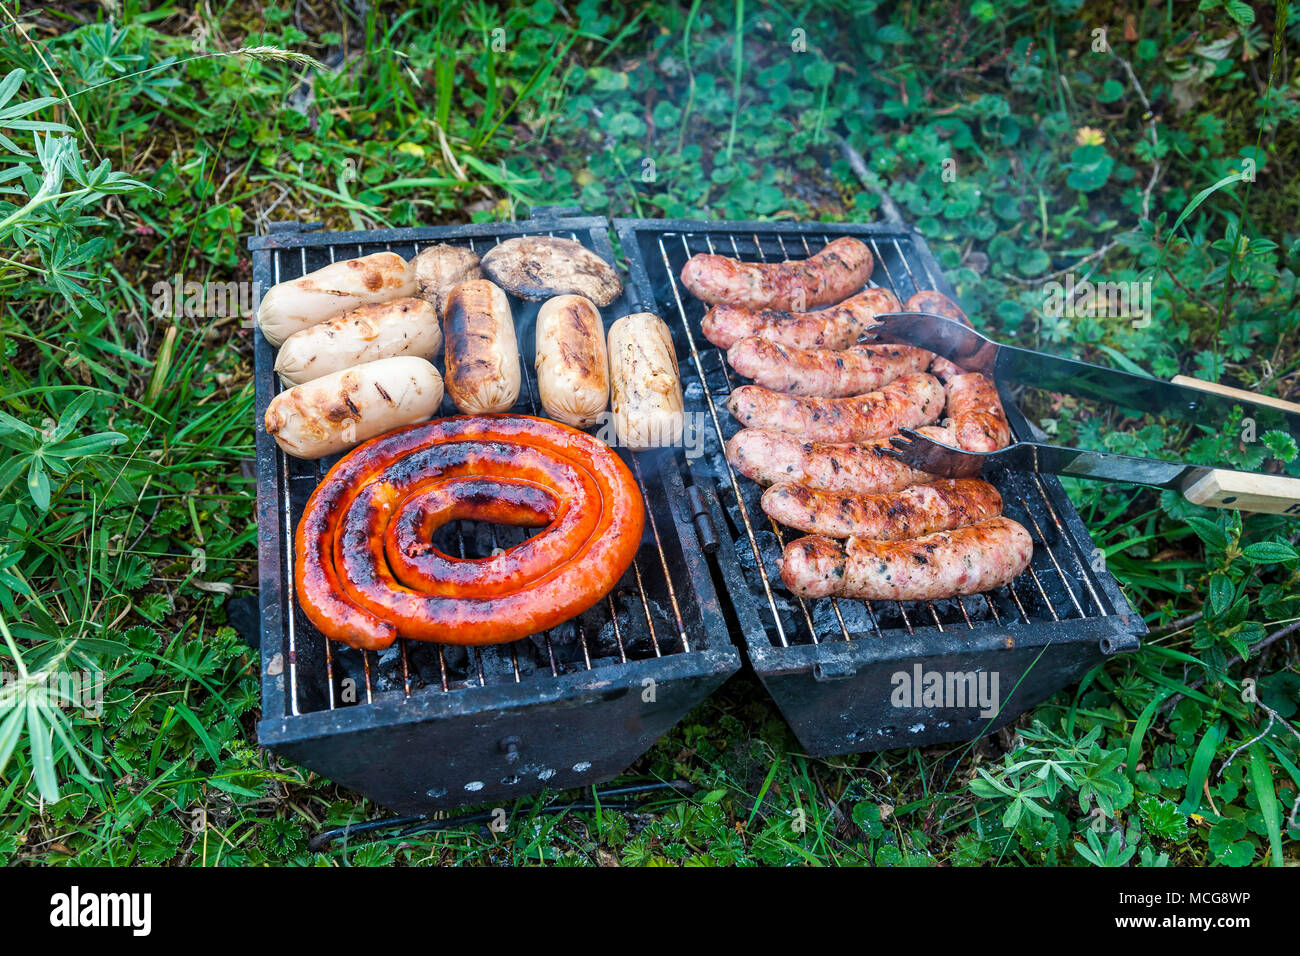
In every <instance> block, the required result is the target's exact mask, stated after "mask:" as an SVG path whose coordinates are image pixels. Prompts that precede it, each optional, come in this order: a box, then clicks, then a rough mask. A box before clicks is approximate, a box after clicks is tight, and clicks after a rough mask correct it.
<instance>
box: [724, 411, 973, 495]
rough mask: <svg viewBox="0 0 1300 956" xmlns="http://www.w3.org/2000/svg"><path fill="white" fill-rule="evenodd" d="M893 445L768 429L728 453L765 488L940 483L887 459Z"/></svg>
mask: <svg viewBox="0 0 1300 956" xmlns="http://www.w3.org/2000/svg"><path fill="white" fill-rule="evenodd" d="M918 431H920V432H921V433H922V434H927V435H930V436H931V437H933V438H934V439H935V440H936V441H942V442H944V443H950V442H951V441H952V435H951V434H949V433H948V432H947V431H945V430H944V429H942V428H939V427H937V426H934V425H927V426H926V427H925V428H921V429H918ZM889 447H890V445H889V439H888V438H878V439H876V440H874V441H867V442H859V443H854V444H839V445H837V444H828V443H826V442H815V441H812V442H810V441H804V440H803V439H802V438H799V437H798V436H797V435H789V434H787V433H785V432H777V431H771V430H770V429H766V428H742V429H741V430H740V431H738V432H736V434H734V435H733V436H731V439H730V440H729V441H728V442H727V449H726V454H727V461H729V462H731V465H732V467H733V468H735V469H736V470H737V471H738V472H740V473H741V474H742V475H744V476H745V477H746V478H749V479H752V480H753V481H756V482H758V483H759V484H760V485H774V484H777V483H780V482H795V483H797V484H800V485H807V486H808V487H810V488H822V489H825V490H827V491H846V492H856V493H858V494H876V493H879V492H888V491H902V490H903V489H904V488H906V487H907V486H908V485H915V484H920V483H923V482H929V481H933V480H934V477H935V476H934V475H929V474H926V473H925V472H923V471H917V470H916V469H915V468H910V467H908V466H907V465H905V464H903V463H902V462H901V461H898V460H897V459H896V458H891V457H890V456H888V455H886V454H885V449H887V448H889Z"/></svg>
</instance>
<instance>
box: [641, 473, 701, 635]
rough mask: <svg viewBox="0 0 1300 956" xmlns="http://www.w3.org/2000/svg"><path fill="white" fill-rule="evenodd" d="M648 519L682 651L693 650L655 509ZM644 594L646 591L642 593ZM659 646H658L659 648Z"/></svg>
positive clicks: (648, 509)
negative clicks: (669, 568)
mask: <svg viewBox="0 0 1300 956" xmlns="http://www.w3.org/2000/svg"><path fill="white" fill-rule="evenodd" d="M629 457H631V459H632V471H633V472H634V473H635V474H636V483H637V484H638V485H639V486H640V487H641V491H642V493H647V492H646V483H645V477H644V476H643V475H642V474H641V462H640V460H639V459H638V458H637V457H636V455H631V456H629ZM646 517H647V518H649V519H650V531H651V533H652V534H653V535H654V539H655V549H656V550H657V551H658V552H659V566H660V567H661V568H663V572H664V583H665V584H667V585H668V602H669V603H670V604H671V605H672V609H673V620H675V621H676V622H677V636H678V638H679V639H680V640H681V642H682V650H684V651H689V650H690V649H691V645H690V641H688V640H687V638H686V625H685V624H684V623H683V622H682V608H681V605H680V604H678V603H677V588H675V587H674V586H673V576H672V573H671V572H670V571H669V570H668V555H667V554H665V553H664V545H663V541H662V540H660V538H659V523H658V522H657V521H655V512H654V509H653V508H647V509H646ZM640 577H641V573H640V571H638V572H637V580H638V582H639V581H640ZM642 594H644V591H643V592H642ZM657 646H658V645H656V647H657Z"/></svg>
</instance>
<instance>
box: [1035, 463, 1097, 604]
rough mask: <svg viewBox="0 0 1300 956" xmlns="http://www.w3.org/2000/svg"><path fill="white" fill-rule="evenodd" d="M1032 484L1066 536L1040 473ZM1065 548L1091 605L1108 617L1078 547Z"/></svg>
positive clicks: (1058, 532) (1062, 534)
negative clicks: (1089, 597)
mask: <svg viewBox="0 0 1300 956" xmlns="http://www.w3.org/2000/svg"><path fill="white" fill-rule="evenodd" d="M1034 485H1035V487H1036V488H1037V489H1038V494H1039V495H1040V496H1042V499H1043V504H1045V505H1046V506H1047V516H1048V517H1049V518H1051V519H1052V524H1053V525H1055V527H1056V533H1057V534H1058V535H1059V536H1060V537H1062V538H1064V537H1066V535H1067V534H1068V532H1067V531H1066V530H1065V523H1064V522H1063V521H1062V520H1061V516H1060V515H1059V514H1057V512H1056V506H1055V505H1053V504H1052V499H1051V498H1049V497H1048V496H1047V486H1046V485H1044V484H1043V476H1042V475H1039V474H1035V475H1034ZM1066 550H1068V551H1069V552H1070V556H1071V557H1072V558H1074V566H1075V567H1076V568H1078V569H1079V577H1080V578H1082V579H1083V584H1084V586H1085V587H1086V588H1087V589H1088V594H1089V595H1090V596H1091V597H1092V603H1093V605H1094V606H1095V607H1096V608H1097V610H1098V611H1099V612H1100V613H1101V616H1102V617H1109V616H1110V612H1109V611H1108V610H1106V605H1105V604H1104V603H1103V602H1102V600H1101V597H1100V596H1099V595H1098V594H1097V589H1096V588H1094V587H1093V586H1092V579H1091V578H1090V577H1088V572H1087V570H1086V569H1085V568H1084V566H1083V559H1082V558H1081V557H1080V556H1079V552H1078V549H1076V548H1067V549H1066ZM1049 553H1050V552H1049ZM1058 570H1059V566H1058ZM1061 577H1062V578H1065V574H1064V573H1062V574H1061ZM1070 597H1071V598H1073V597H1074V592H1073V590H1071V592H1070ZM1075 606H1076V607H1077V606H1078V602H1077V601H1076V602H1075ZM1079 613H1080V614H1081V615H1082V614H1083V609H1082V608H1080V609H1079Z"/></svg>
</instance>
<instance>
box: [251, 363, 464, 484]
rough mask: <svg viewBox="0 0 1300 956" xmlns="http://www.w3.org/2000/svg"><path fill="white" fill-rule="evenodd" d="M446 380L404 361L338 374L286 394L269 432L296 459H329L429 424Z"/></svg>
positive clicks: (274, 403)
mask: <svg viewBox="0 0 1300 956" xmlns="http://www.w3.org/2000/svg"><path fill="white" fill-rule="evenodd" d="M441 401H442V378H441V377H440V376H439V375H438V370H437V369H436V368H434V367H433V366H432V365H431V364H429V363H428V362H426V361H425V360H424V359H422V358H415V357H414V356H410V355H404V356H400V357H398V358H385V359H379V360H378V361H375V362H367V363H366V364H365V365H358V366H356V367H355V368H349V369H344V370H343V371H341V372H332V373H330V374H329V375H324V376H321V377H320V378H317V379H313V380H312V381H310V382H307V383H306V384H303V385H295V386H294V387H293V388H291V389H288V390H287V391H283V392H281V393H280V394H279V395H277V396H275V398H273V399H271V403H270V404H269V405H267V406H266V415H265V418H264V424H265V426H266V431H267V433H268V434H269V435H271V437H273V438H274V439H275V441H276V444H278V445H279V446H280V447H281V448H283V449H284V450H285V451H286V452H287V453H288V454H290V455H293V456H294V457H295V458H323V457H325V456H326V455H333V454H335V453H337V452H340V451H343V450H344V449H346V448H351V447H352V446H353V445H356V444H357V443H359V442H363V441H365V440H366V439H368V438H373V437H374V436H375V435H379V434H382V433H383V432H386V431H389V430H390V429H393V428H397V427H398V426H399V425H409V424H411V423H412V422H422V421H427V420H428V419H430V418H432V417H433V413H434V412H435V411H437V409H438V404H439V403H440V402H441Z"/></svg>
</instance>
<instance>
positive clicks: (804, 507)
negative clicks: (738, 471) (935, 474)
mask: <svg viewBox="0 0 1300 956" xmlns="http://www.w3.org/2000/svg"><path fill="white" fill-rule="evenodd" d="M763 510H764V511H765V512H766V513H767V514H768V516H769V517H771V518H774V519H775V520H777V521H779V522H780V523H781V524H783V525H787V526H788V527H791V528H798V529H799V530H800V531H806V532H808V533H809V534H821V535H825V536H826V537H828V538H851V537H860V538H872V539H875V540H880V541H902V540H904V539H906V538H917V537H920V536H921V535H926V534H933V533H934V532H936V531H951V530H953V529H954V528H964V527H966V526H967V525H972V524H975V523H976V522H977V521H984V520H985V519H986V518H994V517H996V516H998V515H1000V514H1001V513H1002V496H1001V495H1000V494H998V490H997V489H996V488H994V487H993V486H992V485H990V484H989V483H988V482H987V481H980V480H979V479H977V478H940V479H939V480H937V481H934V482H932V483H930V484H928V485H913V486H912V487H911V488H906V489H904V490H903V491H900V492H897V493H887V494H875V495H859V494H853V493H850V492H840V491H821V490H818V489H816V488H805V487H804V486H802V485H796V484H787V483H782V484H779V485H773V486H772V487H771V488H768V489H767V491H765V492H763Z"/></svg>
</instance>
